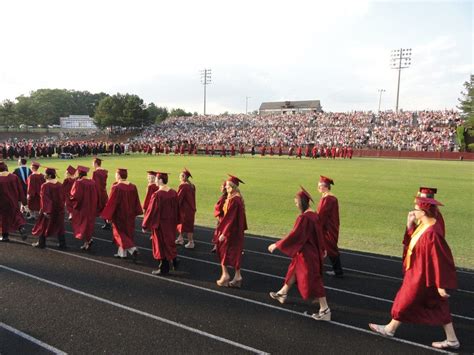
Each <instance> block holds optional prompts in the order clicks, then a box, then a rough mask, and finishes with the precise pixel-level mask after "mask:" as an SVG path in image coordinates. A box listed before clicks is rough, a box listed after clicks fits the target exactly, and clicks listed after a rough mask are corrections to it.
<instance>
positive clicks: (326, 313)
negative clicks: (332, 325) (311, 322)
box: [311, 307, 331, 321]
mask: <svg viewBox="0 0 474 355" xmlns="http://www.w3.org/2000/svg"><path fill="white" fill-rule="evenodd" d="M311 317H312V318H313V319H315V320H325V321H330V320H331V310H330V309H329V307H328V308H326V309H325V310H323V311H321V310H320V311H319V313H314V314H313V315H312V316H311Z"/></svg>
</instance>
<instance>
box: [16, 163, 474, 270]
mask: <svg viewBox="0 0 474 355" xmlns="http://www.w3.org/2000/svg"><path fill="white" fill-rule="evenodd" d="M104 159H105V160H104V162H103V167H104V168H105V169H108V170H109V181H108V186H109V187H110V185H111V183H112V181H113V179H114V175H115V174H114V172H115V168H117V167H123V168H128V169H129V180H130V181H131V182H133V183H135V184H137V186H138V189H139V192H140V195H141V198H142V199H143V198H144V195H145V192H146V171H147V170H150V169H152V170H160V171H165V172H169V173H170V174H171V175H170V181H169V185H170V186H171V187H174V188H176V187H177V186H178V183H179V182H178V175H179V172H180V171H181V169H182V168H183V167H187V168H188V169H189V170H190V171H191V172H192V174H193V176H194V179H193V181H194V183H195V184H196V187H197V209H198V211H197V215H196V224H198V225H203V226H211V227H213V226H214V225H215V220H214V217H213V207H214V203H215V202H216V201H217V199H218V197H219V194H220V192H219V186H220V184H221V183H222V181H223V180H224V179H225V178H226V174H227V173H231V174H234V175H237V176H239V177H240V178H241V179H242V180H244V181H245V185H242V186H241V191H242V194H243V196H244V200H245V205H246V211H247V219H248V225H249V230H248V232H249V233H252V234H259V235H267V236H275V237H281V236H283V235H285V234H286V233H287V232H289V231H290V230H291V228H292V226H293V222H294V220H295V218H296V216H297V213H298V211H297V210H296V207H295V205H294V202H293V198H294V195H295V193H296V192H297V191H298V189H299V185H300V184H301V185H303V186H304V187H305V188H306V189H307V190H308V191H310V192H311V193H312V195H313V198H314V200H315V202H316V204H317V202H318V200H319V194H318V193H317V190H316V185H317V182H318V179H319V175H327V176H330V177H332V178H333V179H334V181H335V185H334V187H333V190H332V191H333V193H334V194H335V195H336V196H337V197H338V199H339V208H340V215H341V232H340V237H339V245H340V247H342V248H346V249H352V250H361V251H368V252H373V253H380V254H386V255H394V256H400V255H401V251H402V248H401V240H402V237H403V233H404V228H405V223H406V216H407V213H408V211H410V210H411V209H412V208H413V200H414V195H415V194H416V192H417V190H418V187H419V186H430V187H437V188H438V194H437V199H438V200H440V201H441V202H442V203H443V204H444V205H445V206H444V207H441V211H442V213H443V215H444V218H445V221H446V230H447V236H446V238H447V240H448V243H449V245H450V246H451V249H452V251H453V254H454V257H455V261H456V264H457V266H458V267H465V268H471V269H472V268H474V257H473V255H474V241H473V237H474V233H473V229H474V228H473V221H474V218H473V207H474V203H473V190H474V185H473V181H474V164H473V163H472V162H460V161H429V160H390V159H361V158H359V159H352V160H323V159H318V160H316V161H315V160H304V159H303V160H297V159H295V158H292V159H288V158H269V157H265V158H261V157H255V158H251V157H245V158H220V157H214V158H210V157H204V156H197V157H195V156H192V157H188V156H185V157H181V156H177V157H174V156H168V157H165V156H144V155H133V156H123V157H104ZM91 161H92V159H91V158H87V159H76V160H72V161H67V160H58V159H52V160H51V161H46V160H43V162H44V164H47V165H52V166H53V167H58V168H60V169H61V171H60V175H61V176H62V175H63V173H64V170H65V167H66V166H67V165H68V164H69V163H72V165H77V164H81V165H87V166H90V165H91ZM12 168H13V164H12V163H10V170H12Z"/></svg>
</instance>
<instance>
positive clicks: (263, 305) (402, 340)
mask: <svg viewBox="0 0 474 355" xmlns="http://www.w3.org/2000/svg"><path fill="white" fill-rule="evenodd" d="M48 250H49V251H53V252H55V253H59V254H64V255H66V256H72V257H75V258H78V259H83V260H86V261H89V262H93V263H96V264H100V265H105V266H109V267H113V268H116V269H120V270H124V271H127V272H131V273H135V274H139V275H143V276H146V277H152V278H154V279H156V280H160V281H165V282H169V283H173V284H177V285H181V286H186V287H190V288H194V289H197V290H201V291H204V292H208V293H213V294H217V295H220V296H224V297H228V298H233V299H236V300H239V301H243V302H246V303H251V304H255V305H259V306H262V307H266V308H271V309H274V310H277V311H280V312H285V313H289V314H293V315H297V316H299V317H304V318H311V316H310V315H307V314H304V313H302V312H297V311H293V310H291V309H287V308H281V307H278V306H274V305H271V304H268V303H263V302H260V301H256V300H253V299H249V298H244V297H240V296H236V295H233V294H230V293H225V292H222V291H218V290H213V289H209V288H206V287H202V286H198V285H194V284H191V283H187V282H183V281H179V280H175V279H171V278H167V277H159V276H154V275H152V274H151V273H146V272H143V271H139V270H134V269H129V268H126V267H124V266H120V265H115V264H110V263H107V262H104V261H101V260H96V259H92V258H89V257H85V256H81V255H76V254H71V253H68V252H64V251H61V250H56V249H50V248H48ZM1 266H2V265H0V267H1ZM311 319H312V318H311ZM330 324H335V325H337V326H340V327H343V328H347V329H352V330H355V331H358V332H361V333H365V334H369V335H372V336H380V335H378V334H376V333H374V332H372V331H370V330H368V329H364V328H359V327H356V326H353V325H349V324H345V323H340V322H335V321H330ZM385 339H389V340H392V341H396V342H398V343H403V344H408V345H413V346H416V347H419V348H424V349H429V350H432V351H435V352H440V353H444V354H450V353H449V352H447V351H443V350H439V349H435V348H432V347H431V346H427V345H424V344H420V343H415V342H412V341H410V340H405V339H401V338H385Z"/></svg>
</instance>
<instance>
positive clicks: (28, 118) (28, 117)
mask: <svg viewBox="0 0 474 355" xmlns="http://www.w3.org/2000/svg"><path fill="white" fill-rule="evenodd" d="M16 101H17V103H16V105H15V112H16V122H15V126H20V125H22V124H26V125H31V126H34V125H36V124H38V112H37V110H36V106H35V104H34V102H33V100H32V99H31V97H29V96H23V95H21V96H19V97H17V98H16Z"/></svg>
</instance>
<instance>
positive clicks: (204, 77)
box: [201, 69, 212, 116]
mask: <svg viewBox="0 0 474 355" xmlns="http://www.w3.org/2000/svg"><path fill="white" fill-rule="evenodd" d="M211 75H212V71H211V69H203V70H201V84H202V85H204V116H206V86H207V85H209V84H210V83H211Z"/></svg>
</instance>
